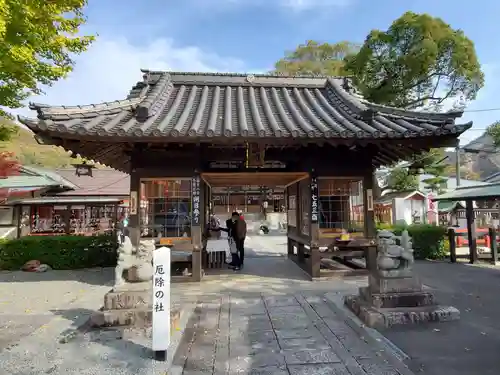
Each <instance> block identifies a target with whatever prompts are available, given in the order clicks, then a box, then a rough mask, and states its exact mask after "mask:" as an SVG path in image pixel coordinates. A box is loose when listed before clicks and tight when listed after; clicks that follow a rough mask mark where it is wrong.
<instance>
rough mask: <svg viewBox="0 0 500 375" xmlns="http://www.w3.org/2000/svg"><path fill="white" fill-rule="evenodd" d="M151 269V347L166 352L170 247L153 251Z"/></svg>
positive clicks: (167, 341) (167, 343)
mask: <svg viewBox="0 0 500 375" xmlns="http://www.w3.org/2000/svg"><path fill="white" fill-rule="evenodd" d="M153 270H154V274H153V346H152V349H153V351H154V352H155V353H158V352H163V353H165V354H166V351H167V349H168V346H169V345H170V248H168V247H165V246H163V247H160V248H159V249H156V250H155V251H154V252H153ZM163 357H164V355H163Z"/></svg>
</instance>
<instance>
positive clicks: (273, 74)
mask: <svg viewBox="0 0 500 375" xmlns="http://www.w3.org/2000/svg"><path fill="white" fill-rule="evenodd" d="M141 72H142V73H145V74H170V75H171V76H174V75H176V76H192V75H194V76H200V77H203V76H205V77H208V76H214V77H248V76H249V75H251V76H254V77H263V78H266V77H267V78H323V79H326V78H343V77H340V76H328V75H325V74H284V73H277V72H269V73H255V72H243V73H238V72H224V73H220V72H181V71H170V70H149V69H141Z"/></svg>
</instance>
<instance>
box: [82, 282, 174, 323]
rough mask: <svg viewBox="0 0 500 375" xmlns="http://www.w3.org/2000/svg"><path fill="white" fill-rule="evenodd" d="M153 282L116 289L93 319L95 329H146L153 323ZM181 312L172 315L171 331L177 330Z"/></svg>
mask: <svg viewBox="0 0 500 375" xmlns="http://www.w3.org/2000/svg"><path fill="white" fill-rule="evenodd" d="M152 316H153V312H152V291H151V282H143V283H127V284H125V285H123V286H121V287H115V288H113V289H112V290H111V291H109V292H108V293H106V294H105V296H104V306H103V308H102V310H100V311H97V312H95V313H94V314H93V315H92V317H91V321H90V323H91V325H92V326H93V327H136V328H146V327H149V326H151V323H152ZM179 318H180V311H179V310H172V311H171V313H170V325H171V331H172V332H174V330H175V329H176V328H177V326H178V323H179Z"/></svg>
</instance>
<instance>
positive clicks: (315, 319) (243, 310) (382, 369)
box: [169, 293, 411, 375]
mask: <svg viewBox="0 0 500 375" xmlns="http://www.w3.org/2000/svg"><path fill="white" fill-rule="evenodd" d="M387 355H388V354H387V353H384V351H383V349H382V347H374V346H370V345H369V344H368V343H367V342H366V341H365V340H364V339H363V337H361V336H359V335H358V334H357V332H355V331H354V330H353V329H352V328H351V327H350V326H349V325H348V324H347V322H346V321H345V316H344V315H343V314H342V312H341V311H339V310H338V308H336V307H335V306H334V305H333V304H332V303H331V302H329V301H328V300H327V299H326V298H324V297H323V296H321V295H311V294H304V293H301V294H289V295H274V296H272V295H271V296H270V295H261V296H260V297H258V298H241V297H237V296H232V295H229V294H225V295H222V296H220V297H219V298H217V299H212V300H207V301H204V302H199V303H198V304H197V307H196V309H195V311H194V314H193V316H192V318H191V319H190V321H189V323H188V326H187V328H186V330H185V332H184V337H183V340H182V342H181V343H180V346H179V348H178V350H177V353H176V355H175V357H174V360H173V367H172V368H171V370H170V371H169V374H176V375H177V374H179V375H180V374H182V375H195V374H196V375H202V374H203V375H205V374H228V375H233V374H252V375H264V374H266V375H267V374H269V375H271V374H273V375H285V374H287V375H288V374H291V375H306V374H307V375H309V374H311V375H313V374H318V375H321V374H336V375H363V374H370V375H382V374H383V375H399V374H410V373H411V372H409V370H407V369H406V368H404V366H403V365H402V364H401V366H396V367H399V369H398V368H396V367H395V366H394V365H392V364H391V363H390V362H391V361H388V360H387Z"/></svg>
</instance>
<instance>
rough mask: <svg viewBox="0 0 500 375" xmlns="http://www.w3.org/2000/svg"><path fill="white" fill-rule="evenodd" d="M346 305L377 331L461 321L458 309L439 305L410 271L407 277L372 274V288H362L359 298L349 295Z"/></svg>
mask: <svg viewBox="0 0 500 375" xmlns="http://www.w3.org/2000/svg"><path fill="white" fill-rule="evenodd" d="M345 304H346V305H347V307H348V308H349V309H350V310H351V311H353V312H354V313H355V314H356V315H357V316H358V317H359V318H360V319H361V320H362V321H363V322H364V323H365V324H366V325H367V326H369V327H373V328H377V329H381V328H389V327H391V326H394V325H398V324H410V323H422V322H429V321H450V320H457V319H459V318H460V312H459V311H458V310H457V309H456V308H454V307H449V306H441V305H439V304H438V303H437V302H436V301H435V299H434V295H433V294H432V293H430V292H428V291H425V290H424V289H423V287H422V283H421V282H420V281H419V280H418V279H417V278H416V277H413V276H411V275H410V272H409V273H408V274H407V275H405V276H391V277H388V276H386V275H385V276H381V275H380V274H374V275H370V277H369V285H368V287H363V288H360V289H359V295H356V296H347V297H346V298H345Z"/></svg>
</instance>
